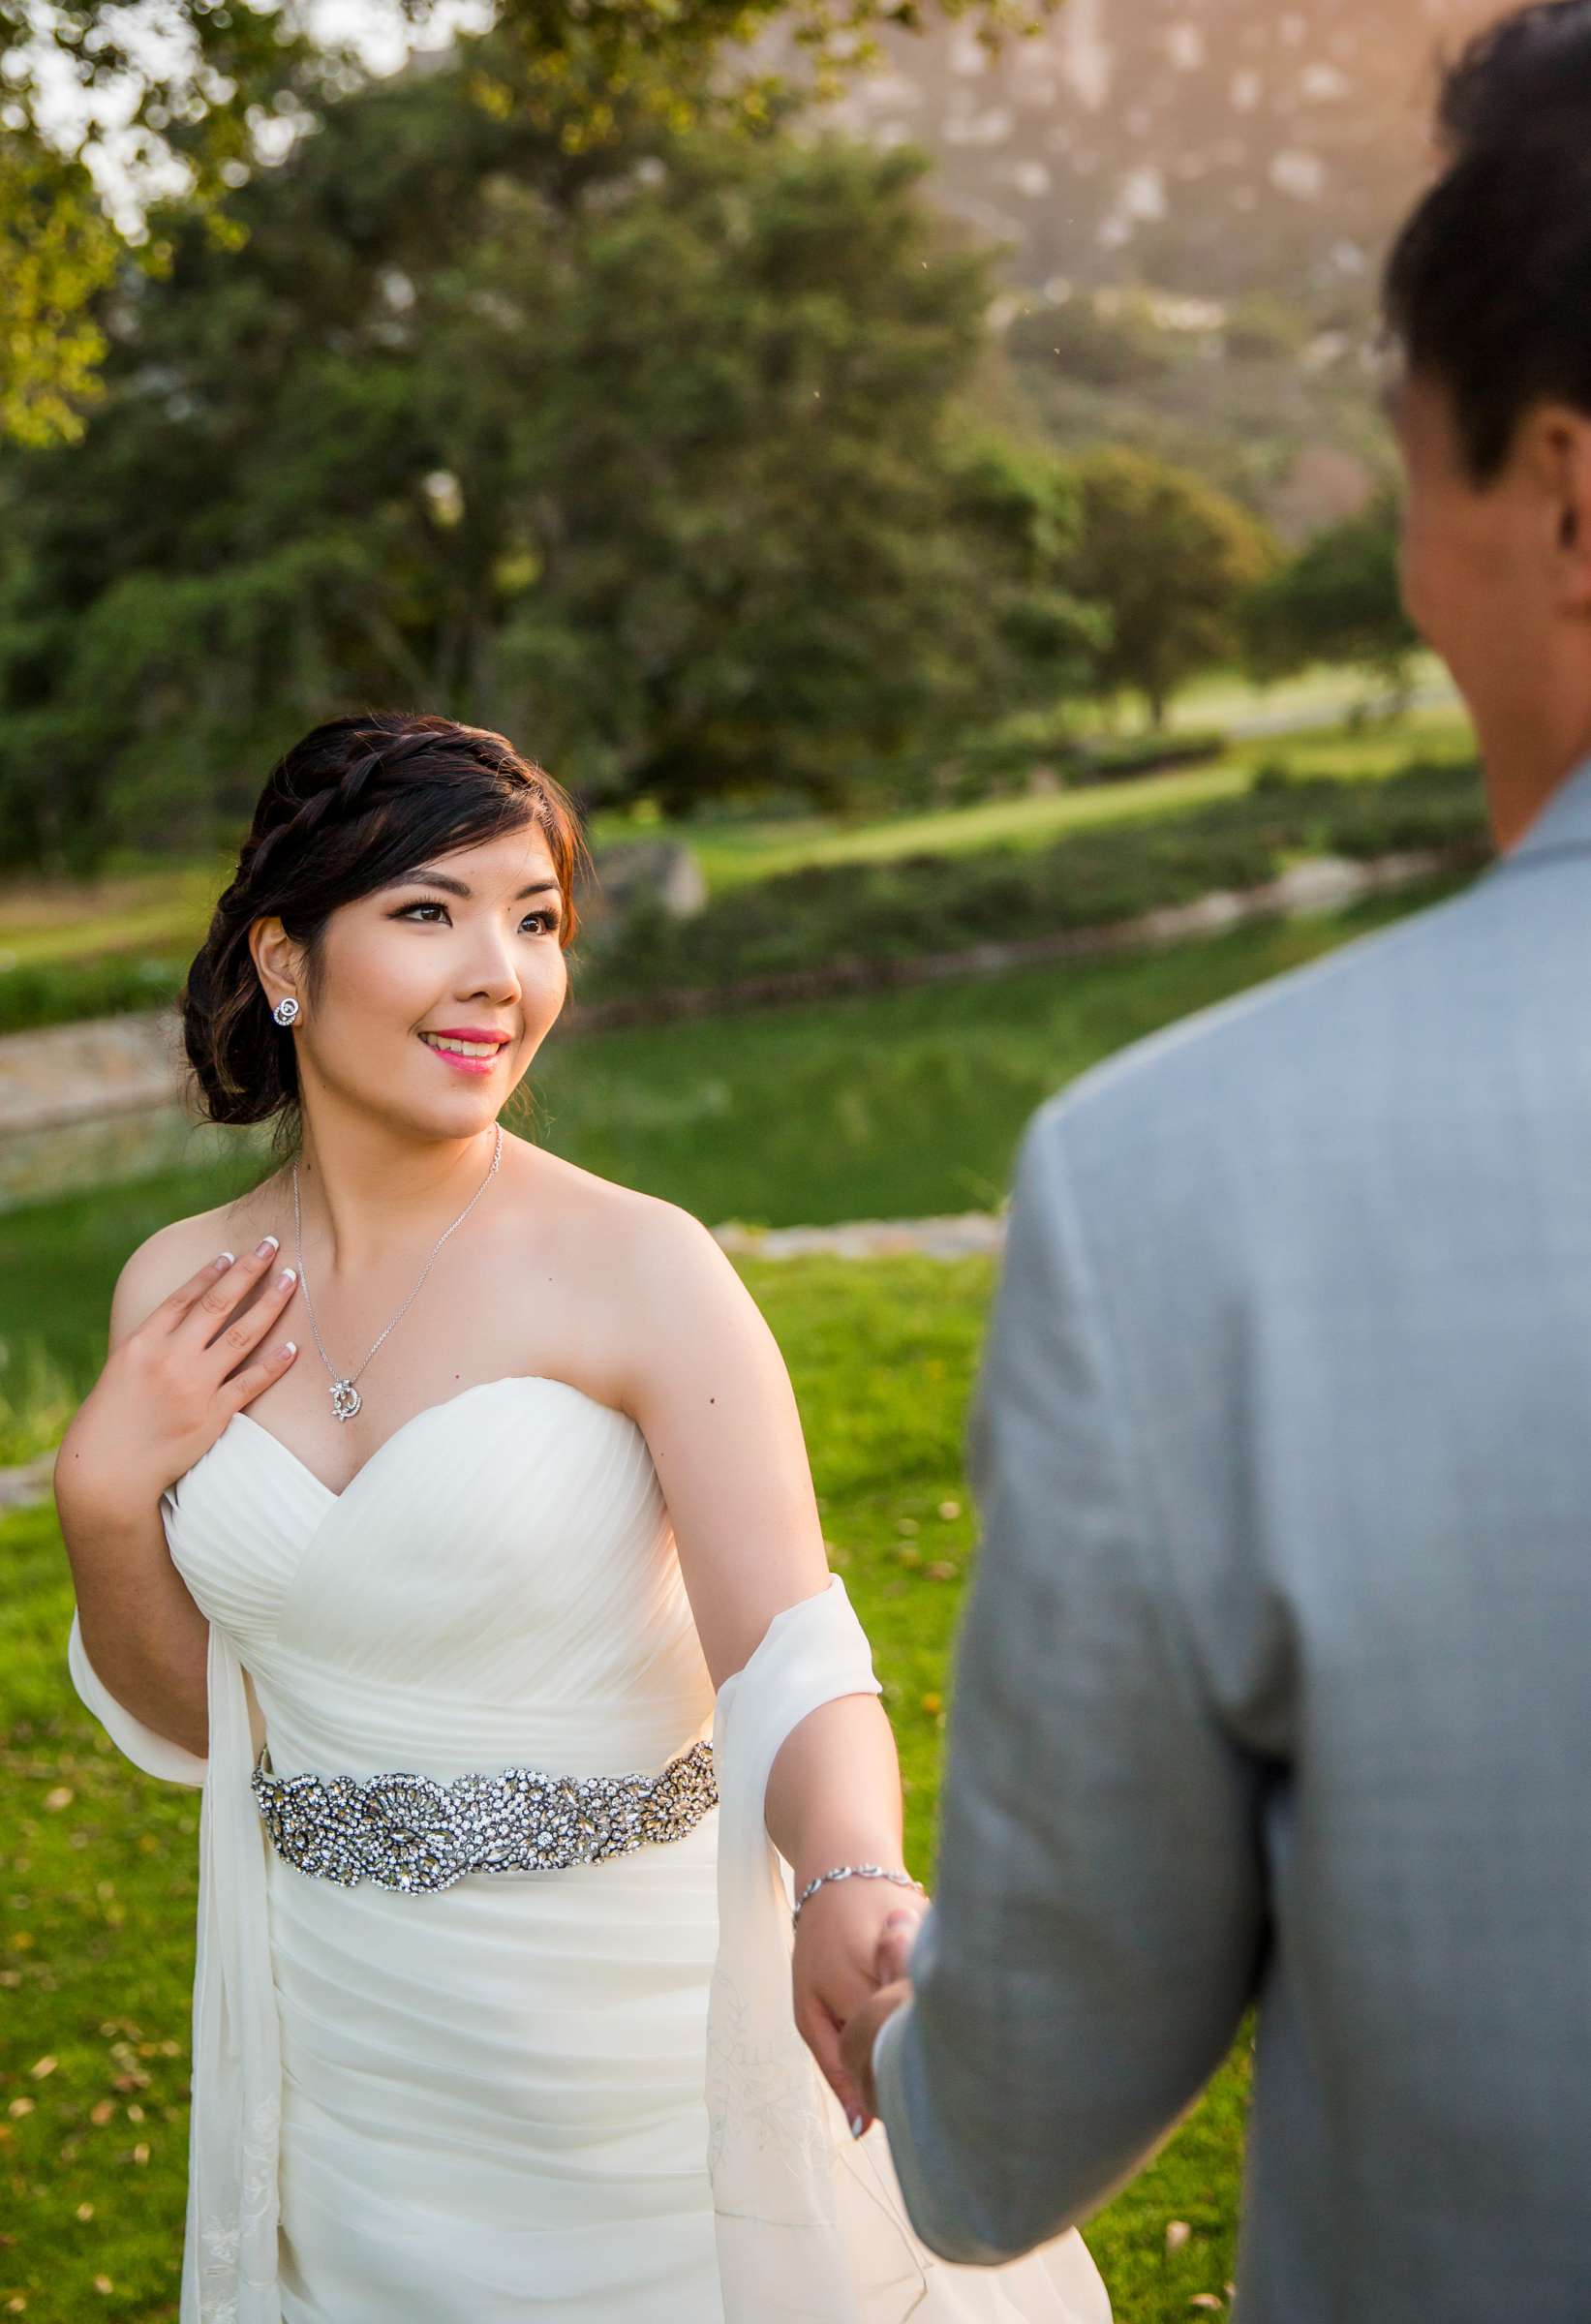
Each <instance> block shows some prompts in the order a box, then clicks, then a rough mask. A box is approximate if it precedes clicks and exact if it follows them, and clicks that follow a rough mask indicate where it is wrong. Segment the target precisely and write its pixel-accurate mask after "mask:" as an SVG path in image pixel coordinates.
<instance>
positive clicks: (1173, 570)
mask: <svg viewBox="0 0 1591 2324" xmlns="http://www.w3.org/2000/svg"><path fill="white" fill-rule="evenodd" d="M1076 476H1077V487H1078V495H1079V505H1080V509H1081V517H1082V523H1081V531H1080V535H1079V541H1078V548H1077V556H1076V561H1075V564H1074V566H1073V568H1072V584H1073V587H1074V589H1075V591H1076V594H1077V596H1079V597H1080V598H1082V599H1083V600H1084V601H1085V602H1086V603H1087V604H1089V605H1093V606H1096V607H1098V608H1100V609H1101V611H1102V612H1103V613H1104V614H1105V615H1106V616H1107V617H1108V622H1107V627H1106V629H1105V633H1104V635H1103V636H1102V637H1101V639H1100V642H1099V643H1098V644H1097V645H1096V646H1095V647H1094V649H1093V650H1092V652H1091V654H1090V655H1089V657H1088V659H1089V664H1090V673H1091V677H1092V681H1093V684H1094V687H1095V688H1096V689H1097V690H1098V691H1099V692H1100V693H1103V694H1117V693H1122V692H1132V693H1136V694H1139V695H1141V696H1142V698H1143V700H1144V702H1145V703H1146V705H1147V709H1148V714H1149V719H1150V721H1151V723H1152V724H1153V725H1155V726H1156V727H1158V726H1161V725H1163V724H1164V723H1165V717H1166V711H1167V708H1168V706H1169V704H1170V702H1171V699H1172V696H1173V695H1174V694H1175V693H1176V692H1177V690H1178V688H1179V687H1181V686H1183V685H1185V684H1186V682H1187V681H1188V680H1189V679H1190V678H1193V677H1196V676H1197V675H1198V674H1199V673H1200V671H1202V670H1206V669H1209V668H1211V667H1214V666H1215V665H1217V664H1219V663H1221V662H1224V661H1227V660H1230V659H1231V658H1233V657H1234V656H1235V655H1236V654H1237V652H1238V650H1239V636H1238V630H1237V626H1236V618H1235V617H1236V613H1237V608H1238V605H1239V600H1240V598H1241V597H1242V596H1243V593H1244V592H1245V591H1246V590H1248V589H1250V588H1252V587H1253V586H1254V584H1255V583H1257V582H1258V581H1259V580H1261V579H1262V578H1263V577H1264V576H1265V574H1267V573H1268V572H1269V571H1270V569H1271V566H1272V565H1273V563H1274V560H1275V555H1276V551H1275V547H1274V544H1273V542H1272V539H1271V536H1270V534H1269V533H1268V532H1267V531H1266V530H1265V528H1264V527H1263V526H1261V525H1260V524H1258V523H1257V522H1256V521H1255V519H1254V518H1253V517H1251V516H1250V515H1248V513H1247V512H1246V510H1244V509H1242V508H1240V507H1239V505H1238V504H1237V503H1236V502H1235V501H1232V500H1229V499H1228V498H1227V496H1226V495H1225V494H1224V493H1221V492H1217V491H1216V490H1215V488H1214V487H1213V486H1212V485H1209V484H1207V483H1206V482H1205V481H1204V479H1203V478H1202V477H1200V476H1196V475H1193V474H1190V473H1189V472H1188V471H1186V470H1185V469H1179V468H1173V467H1170V466H1168V465H1167V464H1166V463H1165V462H1163V461H1160V460H1156V459H1154V458H1153V457H1152V456H1151V455H1149V454H1148V453H1145V452H1137V451H1128V450H1125V449H1120V448H1115V447H1113V448H1108V449H1105V450H1102V451H1098V452H1094V453H1092V454H1090V455H1089V456H1088V457H1087V458H1086V459H1084V460H1082V461H1080V462H1079V463H1078V465H1077V470H1076Z"/></svg>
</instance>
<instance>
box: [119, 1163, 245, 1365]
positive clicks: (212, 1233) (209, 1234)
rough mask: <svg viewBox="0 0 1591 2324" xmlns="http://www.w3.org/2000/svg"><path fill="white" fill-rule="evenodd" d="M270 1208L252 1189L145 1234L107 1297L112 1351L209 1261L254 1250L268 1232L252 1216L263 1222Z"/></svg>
mask: <svg viewBox="0 0 1591 2324" xmlns="http://www.w3.org/2000/svg"><path fill="white" fill-rule="evenodd" d="M269 1208H270V1204H269V1198H268V1195H267V1193H266V1190H265V1189H264V1188H263V1187H258V1186H257V1187H252V1188H250V1189H249V1191H248V1192H247V1193H245V1194H242V1195H238V1196H236V1197H235V1198H234V1199H233V1200H232V1201H230V1202H226V1203H217V1204H215V1205H214V1207H213V1208H210V1209H208V1210H196V1211H194V1212H193V1213H192V1214H191V1215H190V1216H188V1217H186V1218H173V1219H170V1220H168V1222H167V1224H166V1225H165V1226H164V1227H157V1228H156V1229H155V1231H154V1233H153V1234H152V1235H146V1236H145V1237H144V1238H143V1240H142V1241H141V1242H140V1243H138V1245H137V1246H136V1247H135V1248H134V1249H133V1250H131V1251H130V1252H129V1253H128V1255H127V1258H126V1259H125V1260H124V1262H123V1264H122V1269H121V1272H120V1274H119V1275H118V1276H117V1278H116V1285H115V1289H114V1290H113V1292H112V1293H111V1295H110V1329H109V1340H110V1345H111V1347H115V1346H116V1344H117V1342H118V1341H119V1340H121V1339H123V1338H125V1336H126V1334H127V1333H128V1332H129V1331H133V1330H137V1329H138V1325H139V1324H141V1323H142V1322H144V1320H145V1319H146V1318H147V1317H148V1316H150V1315H152V1314H153V1313H154V1310H155V1309H156V1308H157V1307H158V1306H159V1305H160V1303H161V1301H162V1300H164V1299H166V1298H167V1297H168V1295H169V1294H170V1293H171V1292H173V1291H175V1290H176V1288H177V1286H178V1284H179V1283H186V1282H187V1281H188V1279H189V1277H190V1276H191V1275H195V1274H197V1273H198V1272H199V1269H200V1268H201V1267H204V1266H206V1265H208V1263H209V1261H210V1260H212V1259H218V1258H219V1257H220V1256H221V1253H222V1252H223V1251H231V1252H232V1253H233V1254H234V1256H235V1254H236V1253H237V1252H238V1251H240V1250H242V1249H245V1248H252V1246H253V1244H254V1243H255V1242H257V1241H258V1240H259V1238H260V1236H261V1235H262V1234H264V1233H266V1232H267V1226H266V1225H265V1224H262V1223H257V1221H256V1212H258V1214H259V1220H260V1221H264V1220H265V1216H266V1212H267V1210H268V1209H269ZM251 1230H252V1231H251ZM269 1231H270V1232H277V1231H278V1230H276V1229H270V1230H269ZM245 1237H247V1238H248V1241H247V1242H245V1240H244V1238H245Z"/></svg>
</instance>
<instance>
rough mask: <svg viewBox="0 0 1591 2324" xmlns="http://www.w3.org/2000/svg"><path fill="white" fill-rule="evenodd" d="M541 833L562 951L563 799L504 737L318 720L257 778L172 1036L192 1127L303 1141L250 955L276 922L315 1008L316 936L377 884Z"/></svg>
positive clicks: (286, 1036)
mask: <svg viewBox="0 0 1591 2324" xmlns="http://www.w3.org/2000/svg"><path fill="white" fill-rule="evenodd" d="M528 824H535V826H536V828H537V829H538V830H539V831H540V833H541V836H542V838H543V839H544V840H545V841H546V845H547V852H548V854H549V855H550V856H551V857H552V861H553V869H554V871H555V872H556V874H557V878H558V884H559V888H560V890H561V892H562V896H563V904H564V910H563V918H562V925H561V931H560V942H561V943H562V944H563V945H564V947H565V948H567V946H568V945H569V943H570V942H571V941H572V939H573V937H574V934H575V932H576V928H577V925H578V922H577V915H576V911H575V905H574V896H573V886H574V880H575V876H576V872H577V871H578V870H579V869H580V868H581V867H582V866H583V865H585V864H586V863H587V861H588V858H587V854H586V847H585V842H584V840H583V839H582V837H581V833H580V826H579V821H578V818H577V816H576V812H575V810H574V806H573V803H572V801H571V800H570V799H569V797H568V795H567V793H566V791H565V790H564V789H563V787H562V785H561V784H559V783H558V782H556V781H555V780H553V778H552V777H551V776H550V775H548V774H546V773H545V772H544V770H543V769H542V768H540V767H538V766H536V765H535V764H534V763H533V762H531V761H530V760H527V759H525V758H522V757H521V756H520V754H519V752H518V751H517V750H515V749H513V747H512V745H511V744H510V743H508V742H506V741H505V739H504V737H503V736H502V735H501V734H494V733H492V732H491V731H490V730H489V729H488V728H486V727H483V726H464V725H460V724H459V723H458V721H457V720H456V719H447V718H443V717H442V716H440V715H439V714H436V713H433V712H423V713H411V712H407V711H385V710H378V711H366V712H362V713H359V714H357V715H355V716H351V717H348V718H340V719H327V720H326V721H325V722H324V723H323V724H322V725H320V726H316V727H313V728H312V729H311V731H310V732H309V733H308V734H306V735H305V736H304V737H303V739H302V741H300V742H297V743H294V745H293V746H292V748H291V750H289V751H288V752H286V754H285V755H284V756H283V757H282V758H280V759H279V760H278V761H277V763H276V765H275V766H274V767H273V768H272V769H271V771H270V774H269V776H268V777H267V778H266V781H265V786H264V789H263V790H262V791H261V793H260V800H259V803H258V805H257V806H256V808H255V811H254V820H253V822H252V824H251V825H250V827H249V833H248V837H247V838H246V839H245V840H244V841H243V844H242V846H241V848H240V849H239V851H238V859H237V871H236V874H235V876H234V877H233V879H232V881H231V883H230V885H229V887H228V888H226V889H225V890H224V891H223V893H222V895H221V897H220V899H219V901H218V902H217V903H216V907H215V910H214V912H213V914H212V915H211V919H210V927H209V932H208V933H207V934H206V936H205V939H204V942H203V944H202V946H201V947H200V949H199V953H198V954H197V956H196V957H195V959H194V962H193V964H192V965H191V967H190V968H189V971H188V979H187V983H186V984H185V986H184V988H183V993H182V1037H183V1047H184V1049H185V1050H186V1052H187V1056H188V1062H189V1065H190V1066H191V1068H192V1071H193V1078H194V1082H195V1084H196V1085H197V1086H196V1089H195V1092H194V1095H195V1099H196V1104H197V1107H198V1111H199V1115H200V1117H201V1118H202V1119H204V1120H207V1121H213V1122H223V1123H247V1122H258V1121H271V1122H272V1123H273V1133H272V1144H273V1147H274V1149H275V1151H276V1154H277V1158H278V1160H281V1159H283V1158H285V1157H286V1156H287V1155H288V1154H289V1153H291V1151H292V1150H293V1148H294V1147H295V1145H296V1142H297V1139H298V1137H299V1136H300V1134H301V1119H300V1098H299V1089H298V1067H297V1056H296V1051H295V1047H294V1043H293V1039H292V1035H291V1033H290V1032H289V1031H288V1030H287V1029H286V1028H285V1027H284V1026H282V1025H279V1024H276V1022H275V1020H274V1019H273V1018H272V1016H271V1012H270V1008H269V1006H268V1005H267V1002H266V998H265V993H264V988H263V987H262V986H261V984H260V973H259V970H258V969H257V967H256V966H255V961H254V955H253V953H252V952H251V950H250V948H249V932H250V930H251V928H252V927H253V925H254V923H255V922H256V921H257V920H260V919H262V918H270V917H275V918H277V919H280V921H281V923H282V926H283V928H284V929H285V931H286V932H287V933H288V935H289V936H290V937H291V939H292V940H293V942H294V943H295V944H298V945H300V946H302V947H303V962H304V974H303V987H304V999H305V1001H306V1003H307V1006H308V1008H309V1011H310V1013H311V1014H312V1015H313V1013H314V1010H315V1006H316V1003H317V1002H318V1000H319V999H320V997H321V990H322V986H321V977H322V973H323V966H324V962H323V950H322V936H323V933H324V930H325V926H326V922H327V921H328V920H329V919H330V917H331V915H332V913H333V912H334V911H336V910H337V909H338V907H339V906H340V905H342V904H345V903H352V902H355V901H356V900H357V899H358V898H359V897H361V896H367V895H369V894H370V892H371V891H372V890H373V889H374V888H377V887H380V886H381V885H382V882H383V881H386V880H390V879H397V878H401V877H402V876H403V874H404V873H405V872H406V871H411V870H413V868H414V867H415V866H416V865H419V864H424V863H431V862H434V861H435V860H436V859H437V858H438V857H439V856H442V855H446V854H448V853H450V852H451V850H452V849H454V848H456V847H469V846H474V845H477V844H479V843H481V842H482V841H488V840H492V839H496V838H498V837H500V836H501V835H502V834H503V833H505V832H508V831H517V830H520V829H522V828H523V827H525V826H526V825H528Z"/></svg>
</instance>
